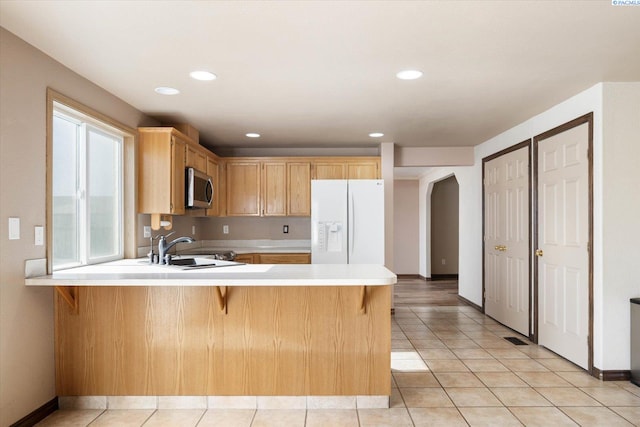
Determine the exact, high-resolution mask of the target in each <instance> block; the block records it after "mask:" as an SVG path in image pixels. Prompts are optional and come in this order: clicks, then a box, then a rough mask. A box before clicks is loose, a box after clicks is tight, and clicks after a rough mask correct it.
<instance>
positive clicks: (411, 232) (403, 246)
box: [393, 180, 420, 274]
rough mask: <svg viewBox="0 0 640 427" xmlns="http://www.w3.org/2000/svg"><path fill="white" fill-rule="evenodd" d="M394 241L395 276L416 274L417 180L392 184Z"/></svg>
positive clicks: (417, 262) (418, 267)
mask: <svg viewBox="0 0 640 427" xmlns="http://www.w3.org/2000/svg"><path fill="white" fill-rule="evenodd" d="M393 187H394V203H393V204H394V211H395V216H394V236H393V237H394V239H393V244H394V247H395V269H394V273H396V274H418V273H419V272H420V262H419V261H420V259H419V257H420V251H419V248H418V244H419V239H420V235H419V233H418V225H419V222H418V211H419V209H418V208H419V206H418V205H419V203H420V199H419V197H418V195H419V193H418V188H419V181H418V180H396V181H395V182H394V185H393Z"/></svg>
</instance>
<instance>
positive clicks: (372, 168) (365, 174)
mask: <svg viewBox="0 0 640 427" xmlns="http://www.w3.org/2000/svg"><path fill="white" fill-rule="evenodd" d="M347 178H348V179H378V178H379V176H378V163H377V162H364V163H349V164H347Z"/></svg>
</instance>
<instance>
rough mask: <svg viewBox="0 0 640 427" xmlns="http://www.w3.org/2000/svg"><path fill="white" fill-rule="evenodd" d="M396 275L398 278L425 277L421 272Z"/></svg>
mask: <svg viewBox="0 0 640 427" xmlns="http://www.w3.org/2000/svg"><path fill="white" fill-rule="evenodd" d="M396 276H397V277H398V279H423V280H424V277H422V276H421V275H419V274H396Z"/></svg>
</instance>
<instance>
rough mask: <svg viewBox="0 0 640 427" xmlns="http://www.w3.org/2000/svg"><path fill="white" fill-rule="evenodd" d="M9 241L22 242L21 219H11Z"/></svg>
mask: <svg viewBox="0 0 640 427" xmlns="http://www.w3.org/2000/svg"><path fill="white" fill-rule="evenodd" d="M9 240H20V218H9Z"/></svg>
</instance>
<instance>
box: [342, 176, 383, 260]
mask: <svg viewBox="0 0 640 427" xmlns="http://www.w3.org/2000/svg"><path fill="white" fill-rule="evenodd" d="M348 199H349V201H348V208H347V210H348V212H349V236H348V242H349V264H381V265H384V181H383V180H381V179H353V180H349V191H348Z"/></svg>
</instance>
